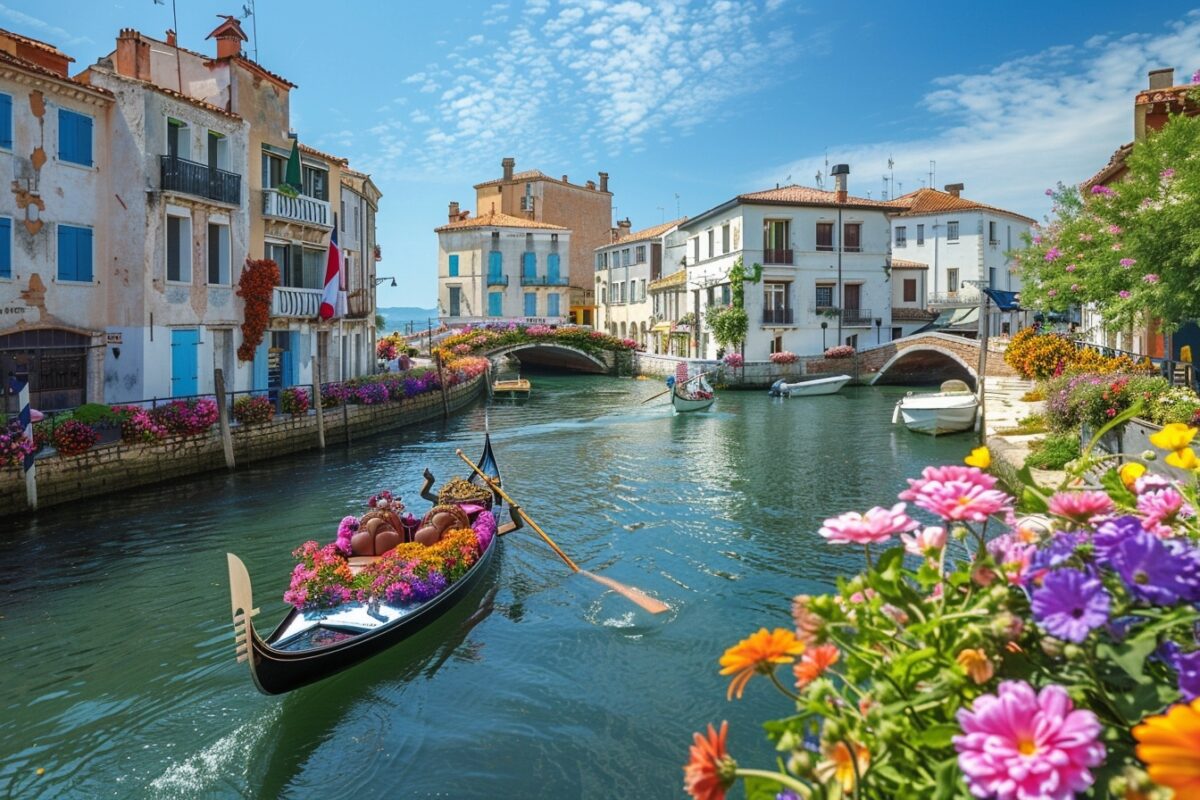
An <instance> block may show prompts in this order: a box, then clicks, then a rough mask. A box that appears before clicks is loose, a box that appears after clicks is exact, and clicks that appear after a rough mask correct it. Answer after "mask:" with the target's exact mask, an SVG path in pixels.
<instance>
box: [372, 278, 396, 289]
mask: <svg viewBox="0 0 1200 800" xmlns="http://www.w3.org/2000/svg"><path fill="white" fill-rule="evenodd" d="M387 281H391V282H392V286H393V287H395V285H396V279H395V278H391V277H383V278H376V279H375V285H376V286H378V285H379V284H381V283H386V282H387Z"/></svg>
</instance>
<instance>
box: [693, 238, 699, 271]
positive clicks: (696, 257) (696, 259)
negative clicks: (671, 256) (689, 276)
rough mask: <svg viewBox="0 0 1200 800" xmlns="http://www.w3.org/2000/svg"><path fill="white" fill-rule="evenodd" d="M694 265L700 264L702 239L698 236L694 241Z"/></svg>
mask: <svg viewBox="0 0 1200 800" xmlns="http://www.w3.org/2000/svg"><path fill="white" fill-rule="evenodd" d="M692 263H693V264H698V263H700V237H699V236H696V237H694V238H693V239H692Z"/></svg>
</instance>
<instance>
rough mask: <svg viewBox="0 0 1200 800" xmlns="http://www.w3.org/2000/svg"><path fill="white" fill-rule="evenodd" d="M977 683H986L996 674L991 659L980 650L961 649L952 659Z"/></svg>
mask: <svg viewBox="0 0 1200 800" xmlns="http://www.w3.org/2000/svg"><path fill="white" fill-rule="evenodd" d="M954 660H955V661H957V662H958V664H959V666H960V667H962V668H963V669H964V670H966V673H967V675H969V676H970V678H971V680H973V681H975V683H977V684H984V683H987V682H988V681H990V680H991V679H992V676H993V675H995V674H996V668H995V667H994V666H992V660H991V659H990V658H988V655H987V653H985V652H984V651H982V650H963V651H962V652H961V653H959V654H958V657H957V658H955V659H954Z"/></svg>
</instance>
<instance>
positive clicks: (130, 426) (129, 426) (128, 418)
mask: <svg viewBox="0 0 1200 800" xmlns="http://www.w3.org/2000/svg"><path fill="white" fill-rule="evenodd" d="M113 410H114V411H116V412H117V413H118V414H120V416H121V440H122V441H124V442H129V443H131V444H154V443H155V442H160V441H162V440H163V439H165V438H166V437H167V434H168V433H170V431H168V430H167V427H166V426H165V425H163V424H162V423H161V422H159V421H158V420H157V419H155V417H154V416H153V415H152V414H151V413H150V412H149V411H147V410H146V409H144V408H141V407H140V406H114V407H113Z"/></svg>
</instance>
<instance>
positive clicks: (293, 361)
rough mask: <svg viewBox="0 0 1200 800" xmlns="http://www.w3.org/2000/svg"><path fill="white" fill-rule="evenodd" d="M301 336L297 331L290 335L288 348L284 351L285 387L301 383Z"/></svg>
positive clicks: (283, 370)
mask: <svg viewBox="0 0 1200 800" xmlns="http://www.w3.org/2000/svg"><path fill="white" fill-rule="evenodd" d="M299 349H300V334H299V333H297V332H296V331H291V332H289V333H288V346H287V349H286V350H284V351H283V367H282V372H283V387H284V388H285V389H286V388H287V387H289V386H295V385H296V384H298V383H300V359H299V355H300V354H299V352H298V351H299Z"/></svg>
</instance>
